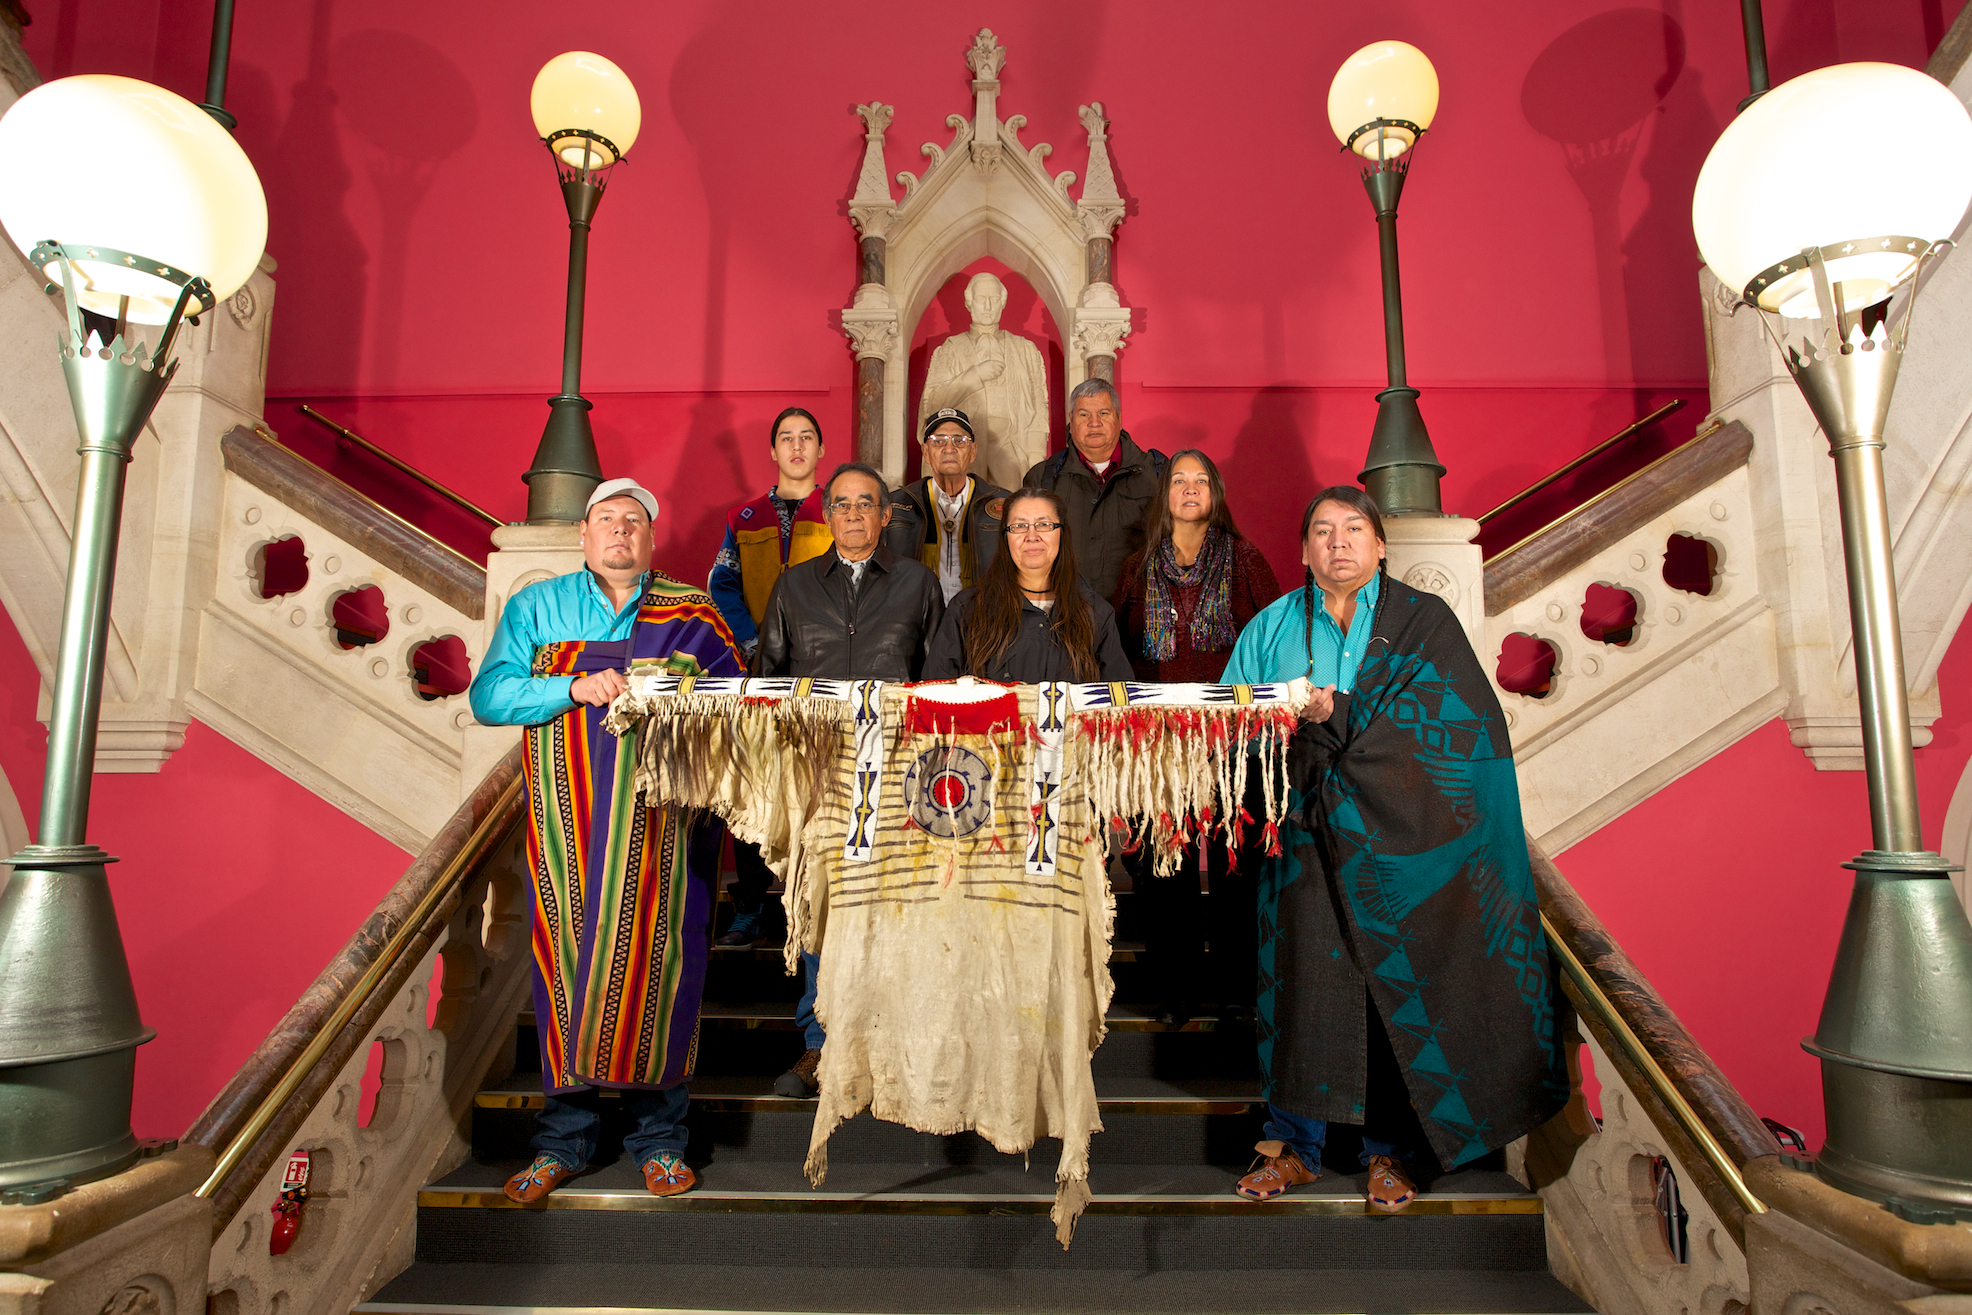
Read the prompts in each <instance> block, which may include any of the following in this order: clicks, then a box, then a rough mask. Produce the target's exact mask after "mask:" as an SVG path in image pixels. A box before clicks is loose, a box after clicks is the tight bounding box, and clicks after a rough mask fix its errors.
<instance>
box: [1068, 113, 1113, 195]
mask: <svg viewBox="0 0 1972 1315" xmlns="http://www.w3.org/2000/svg"><path fill="white" fill-rule="evenodd" d="M1076 113H1077V114H1078V115H1080V116H1081V119H1082V126H1083V127H1084V128H1086V129H1088V130H1089V171H1088V172H1087V173H1085V174H1083V175H1082V178H1083V182H1082V200H1083V201H1085V202H1087V201H1120V200H1122V199H1123V198H1122V196H1120V195H1119V194H1118V193H1117V191H1116V175H1115V174H1114V173H1113V172H1112V171H1111V170H1110V167H1109V120H1108V119H1105V118H1103V117H1102V102H1101V101H1092V102H1090V103H1089V104H1087V105H1083V106H1081V107H1079V108H1078V109H1077V110H1076Z"/></svg>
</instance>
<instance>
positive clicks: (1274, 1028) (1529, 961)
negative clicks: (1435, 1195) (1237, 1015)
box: [1258, 576, 1569, 1168]
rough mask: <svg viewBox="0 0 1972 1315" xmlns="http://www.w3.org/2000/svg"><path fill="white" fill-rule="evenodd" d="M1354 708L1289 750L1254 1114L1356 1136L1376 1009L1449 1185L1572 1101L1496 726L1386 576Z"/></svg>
mask: <svg viewBox="0 0 1972 1315" xmlns="http://www.w3.org/2000/svg"><path fill="white" fill-rule="evenodd" d="M1381 594H1382V596H1381V598H1380V599H1379V600H1378V604H1377V610H1376V616H1375V621H1374V626H1373V629H1372V632H1371V638H1370V642H1369V644H1368V647H1367V650H1366V652H1365V653H1364V656H1363V660H1362V665H1361V667H1360V668H1359V669H1358V671H1357V674H1356V683H1355V688H1354V690H1353V691H1352V692H1351V693H1348V694H1341V693H1338V694H1337V695H1336V696H1335V711H1334V713H1333V714H1332V715H1331V716H1330V717H1329V718H1328V720H1327V721H1326V722H1324V723H1322V724H1320V725H1306V726H1303V727H1302V728H1301V730H1300V731H1299V732H1298V734H1297V735H1296V737H1295V743H1294V747H1293V749H1292V751H1291V753H1290V759H1289V768H1288V772H1289V777H1290V780H1291V782H1292V797H1291V798H1290V801H1289V809H1288V821H1287V824H1286V826H1285V827H1284V832H1283V851H1282V853H1281V854H1280V855H1279V856H1278V857H1277V858H1274V859H1271V860H1269V861H1268V862H1267V863H1266V864H1264V865H1263V870H1262V875H1261V878H1260V998H1259V1009H1258V1013H1259V1023H1260V1030H1259V1036H1260V1061H1261V1068H1262V1071H1263V1072H1264V1074H1265V1076H1266V1090H1267V1098H1268V1099H1269V1100H1271V1101H1272V1102H1273V1103H1274V1104H1276V1105H1279V1106H1280V1107H1281V1108H1283V1109H1285V1110H1288V1111H1290V1112H1292V1113H1296V1114H1301V1115H1305V1116H1307V1117H1311V1118H1320V1119H1329V1120H1334V1121H1338V1122H1343V1123H1354V1124H1360V1123H1362V1122H1363V1119H1364V1113H1365V1111H1364V1091H1365V1086H1366V1078H1367V1040H1368V1035H1367V1013H1366V1010H1367V1009H1368V1008H1371V1007H1373V1008H1375V1009H1376V1011H1377V1015H1378V1017H1379V1018H1380V1019H1381V1020H1382V1022H1383V1025H1384V1028H1385V1030H1386V1032H1387V1033H1388V1035H1389V1038H1390V1044H1391V1048H1392V1049H1393V1050H1394V1051H1395V1053H1396V1057H1397V1061H1398V1064H1399V1066H1400V1067H1401V1068H1402V1070H1403V1075H1404V1080H1405V1084H1406V1086H1407V1088H1408V1091H1409V1094H1410V1100H1411V1104H1412V1106H1413V1107H1414V1108H1415V1109H1416V1111H1417V1114H1418V1118H1419V1120H1420V1121H1421V1123H1422V1124H1423V1127H1424V1131H1425V1133H1426V1135H1427V1136H1428V1137H1429V1138H1430V1141H1431V1146H1432V1149H1433V1150H1435V1151H1436V1152H1437V1155H1438V1159H1439V1161H1440V1162H1441V1163H1442V1164H1443V1165H1445V1166H1446V1167H1447V1168H1450V1167H1452V1166H1454V1165H1457V1164H1462V1163H1464V1162H1466V1161H1468V1160H1471V1159H1473V1158H1474V1157H1476V1156H1478V1155H1481V1154H1483V1153H1484V1152H1486V1151H1488V1150H1491V1149H1493V1148H1495V1147H1499V1146H1504V1145H1506V1144H1507V1143H1508V1142H1510V1141H1513V1140H1514V1139H1515V1138H1517V1137H1519V1136H1521V1135H1522V1134H1524V1133H1527V1132H1530V1131H1532V1130H1533V1129H1534V1128H1536V1127H1538V1126H1539V1125H1540V1124H1541V1123H1543V1122H1545V1121H1546V1120H1547V1119H1548V1118H1549V1117H1551V1116H1552V1115H1553V1114H1554V1113H1555V1112H1556V1111H1558V1110H1559V1109H1560V1108H1561V1107H1562V1105H1563V1104H1564V1103H1565V1102H1566V1101H1567V1099H1568V1091H1569V1088H1568V1080H1567V1074H1566V1070H1565V1068H1564V1066H1563V1060H1562V1053H1561V1049H1560V1045H1559V1042H1558V1036H1557V1019H1556V1012H1557V1009H1558V1008H1561V1007H1563V1006H1562V1005H1561V1002H1560V997H1559V990H1558V986H1557V983H1556V982H1555V981H1554V979H1553V976H1552V973H1551V972H1550V969H1549V964H1548V955H1547V942H1546V939H1545V938H1544V936H1543V935H1542V932H1541V920H1540V909H1539V905H1538V902H1537V897H1536V895H1535V891H1534V883H1533V877H1532V874H1531V873H1530V871H1529V869H1528V864H1527V841H1526V835H1525V833H1524V832H1523V831H1522V829H1521V822H1520V793H1519V787H1518V784H1517V782H1516V780H1515V776H1514V770H1513V748H1512V745H1511V744H1510V743H1509V742H1508V739H1507V728H1506V719H1505V717H1504V716H1503V715H1502V713H1501V711H1500V705H1499V701H1498V699H1497V698H1496V697H1495V696H1494V694H1493V690H1492V686H1491V684H1490V683H1489V682H1488V681H1487V679H1486V675H1485V672H1484V670H1483V669H1482V668H1481V667H1480V665H1479V659H1478V658H1477V657H1476V656H1475V655H1474V654H1473V651H1472V647H1471V645H1470V644H1469V643H1468V642H1467V641H1466V638H1465V633H1464V631H1463V630H1462V629H1461V628H1460V627H1459V623H1458V620H1457V618H1456V617H1455V616H1454V615H1453V613H1452V610H1451V609H1450V608H1449V607H1447V606H1446V605H1445V603H1444V602H1443V601H1442V600H1441V599H1439V598H1436V597H1434V596H1432V595H1430V594H1425V593H1421V592H1419V591H1417V590H1414V589H1412V588H1410V587H1409V586H1407V585H1404V584H1402V583H1400V582H1398V581H1396V580H1394V579H1391V578H1389V577H1387V576H1386V577H1385V579H1384V581H1383V587H1382V591H1381Z"/></svg>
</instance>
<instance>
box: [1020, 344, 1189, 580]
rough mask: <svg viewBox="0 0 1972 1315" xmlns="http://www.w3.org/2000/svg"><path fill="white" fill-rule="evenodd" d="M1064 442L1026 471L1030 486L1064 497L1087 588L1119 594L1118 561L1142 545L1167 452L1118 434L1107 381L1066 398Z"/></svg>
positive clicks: (1116, 402)
mask: <svg viewBox="0 0 1972 1315" xmlns="http://www.w3.org/2000/svg"><path fill="white" fill-rule="evenodd" d="M1068 438H1069V444H1068V446H1067V447H1066V448H1064V449H1062V450H1061V451H1060V452H1057V453H1055V454H1054V455H1053V456H1051V457H1049V458H1048V459H1047V460H1046V461H1042V462H1039V463H1037V464H1036V465H1035V466H1034V468H1033V469H1032V470H1029V471H1028V472H1027V484H1028V487H1030V488H1037V489H1048V490H1051V491H1052V492H1054V493H1055V494H1057V495H1058V496H1059V497H1060V498H1061V502H1062V507H1063V509H1064V511H1065V512H1066V514H1067V517H1068V532H1069V533H1070V535H1072V536H1073V538H1074V542H1075V564H1076V566H1077V567H1078V568H1080V570H1081V574H1082V578H1083V579H1084V580H1086V581H1088V584H1089V588H1091V589H1093V590H1095V591H1096V593H1097V595H1099V596H1100V597H1103V598H1114V597H1115V596H1116V581H1117V578H1118V577H1119V576H1120V575H1121V574H1122V573H1123V563H1124V562H1127V561H1129V560H1130V558H1132V557H1134V556H1136V554H1137V553H1138V551H1140V550H1141V549H1142V548H1143V542H1144V513H1145V512H1146V511H1148V510H1149V508H1150V504H1151V503H1153V502H1155V501H1156V500H1157V496H1158V494H1159V492H1160V491H1161V488H1162V485H1163V483H1164V465H1165V460H1164V454H1163V453H1162V452H1158V451H1156V450H1154V449H1153V450H1152V451H1149V452H1146V451H1144V450H1143V449H1142V448H1140V447H1138V446H1137V445H1136V444H1135V443H1134V442H1132V441H1131V440H1130V435H1129V434H1128V433H1127V432H1125V430H1124V429H1123V404H1122V401H1121V399H1120V398H1118V397H1117V395H1116V385H1115V384H1112V383H1110V382H1109V380H1107V379H1102V378H1094V379H1085V380H1083V381H1082V382H1081V383H1079V384H1077V385H1076V386H1075V391H1074V392H1072V393H1070V394H1069V395H1068Z"/></svg>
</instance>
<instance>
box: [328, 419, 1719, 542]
mask: <svg viewBox="0 0 1972 1315" xmlns="http://www.w3.org/2000/svg"><path fill="white" fill-rule="evenodd" d="M1684 404H1685V402H1684V399H1683V398H1682V397H1680V398H1676V399H1674V400H1672V401H1670V402H1667V403H1665V404H1664V405H1663V406H1660V407H1658V408H1657V409H1656V410H1655V411H1652V412H1651V413H1650V414H1649V415H1647V416H1645V417H1644V418H1643V419H1641V420H1639V421H1637V422H1636V423H1635V424H1632V425H1625V426H1624V427H1623V428H1621V429H1619V430H1617V431H1616V432H1615V433H1614V434H1611V435H1610V436H1609V437H1608V438H1605V439H1603V440H1602V441H1601V442H1600V443H1597V444H1596V445H1595V446H1594V447H1592V448H1590V449H1589V450H1588V451H1586V452H1584V453H1582V455H1581V456H1579V457H1576V458H1575V459H1574V460H1573V461H1571V462H1569V463H1568V464H1567V465H1565V466H1563V467H1562V468H1561V469H1559V470H1557V471H1555V472H1554V473H1553V474H1552V475H1549V476H1547V477H1546V478H1544V479H1538V480H1535V481H1534V482H1533V483H1532V484H1529V485H1528V486H1527V487H1526V488H1524V489H1522V490H1520V492H1518V493H1516V494H1514V495H1513V496H1512V497H1510V498H1508V499H1507V500H1506V501H1505V502H1502V503H1501V504H1500V505H1499V506H1497V507H1495V508H1493V509H1492V510H1491V511H1488V512H1482V513H1480V515H1479V518H1478V519H1479V523H1480V524H1481V525H1484V524H1485V523H1486V522H1487V521H1489V520H1491V519H1492V518H1493V517H1495V516H1497V515H1499V514H1500V513H1501V512H1503V511H1506V510H1507V509H1509V508H1512V507H1517V506H1519V505H1520V504H1521V503H1523V502H1525V501H1526V500H1527V499H1529V498H1531V497H1533V496H1534V495H1535V494H1536V493H1539V492H1540V491H1541V490H1542V489H1544V488H1546V487H1547V486H1548V485H1550V484H1552V483H1554V482H1555V481H1556V480H1558V479H1560V478H1561V477H1562V476H1564V475H1567V474H1570V473H1571V472H1573V471H1575V470H1578V469H1580V468H1581V467H1582V465H1583V464H1585V463H1586V462H1589V461H1593V460H1594V459H1595V458H1596V457H1599V456H1601V455H1602V454H1603V453H1604V452H1607V451H1608V450H1609V449H1610V448H1612V447H1615V446H1616V445H1617V444H1618V443H1620V442H1622V441H1623V440H1624V439H1626V438H1628V437H1629V436H1630V435H1631V434H1634V433H1636V432H1638V431H1639V430H1642V429H1647V428H1649V427H1650V426H1651V425H1654V424H1656V423H1657V422H1658V421H1659V420H1662V419H1663V418H1664V417H1665V416H1667V415H1669V414H1671V412H1673V411H1676V410H1679V409H1681V408H1682V407H1683V406H1684ZM301 409H302V410H304V411H306V410H307V409H308V408H307V407H305V406H304V407H302V408H301Z"/></svg>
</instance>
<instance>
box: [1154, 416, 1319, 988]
mask: <svg viewBox="0 0 1972 1315" xmlns="http://www.w3.org/2000/svg"><path fill="white" fill-rule="evenodd" d="M1145 529H1146V534H1145V536H1144V550H1143V551H1142V552H1141V553H1139V554H1137V555H1136V556H1135V557H1132V558H1131V559H1130V560H1129V561H1128V562H1127V563H1126V564H1125V565H1124V567H1123V573H1122V575H1121V576H1120V577H1119V579H1118V582H1117V586H1116V624H1117V628H1118V630H1119V631H1121V633H1122V637H1123V648H1124V650H1125V651H1126V652H1127V653H1129V655H1130V663H1131V665H1132V666H1133V667H1134V668H1135V669H1136V674H1137V679H1138V680H1144V681H1161V682H1199V681H1203V682H1211V681H1217V680H1218V679H1219V674H1220V672H1222V671H1224V670H1225V666H1226V660H1227V658H1229V657H1230V656H1231V654H1232V647H1233V642H1234V641H1235V640H1237V639H1238V638H1239V632H1240V631H1241V630H1242V629H1244V628H1245V626H1246V623H1247V622H1248V621H1250V620H1252V619H1253V616H1254V614H1255V613H1257V612H1259V611H1260V609H1261V608H1263V607H1265V606H1267V604H1269V603H1271V602H1273V601H1274V600H1275V599H1276V598H1278V597H1280V585H1279V583H1278V582H1277V581H1276V580H1275V578H1274V571H1273V568H1272V567H1271V566H1269V565H1267V559H1266V558H1265V557H1263V556H1261V555H1260V550H1259V549H1258V548H1255V547H1254V546H1253V545H1252V544H1251V543H1250V542H1248V541H1247V540H1246V539H1245V538H1243V537H1241V535H1240V532H1239V530H1238V529H1237V528H1236V527H1235V526H1234V525H1233V518H1232V511H1231V509H1230V508H1228V507H1227V506H1226V490H1225V485H1224V484H1223V483H1222V482H1221V481H1220V479H1219V468H1218V467H1217V466H1215V465H1213V464H1212V458H1210V457H1208V456H1206V455H1205V454H1204V453H1203V452H1200V451H1198V450H1197V449H1195V448H1193V449H1188V450H1186V451H1183V452H1180V453H1178V454H1177V455H1176V456H1174V457H1172V458H1171V464H1170V466H1169V467H1167V468H1166V470H1165V472H1164V488H1163V491H1162V495H1161V496H1160V497H1158V498H1157V499H1156V500H1155V501H1153V502H1152V503H1151V510H1150V513H1149V518H1148V522H1147V524H1146V526H1145ZM1202 851H1203V852H1202V853H1201V852H1200V848H1194V850H1193V852H1192V854H1191V855H1190V856H1188V857H1187V858H1186V860H1185V863H1184V866H1183V867H1182V868H1180V869H1179V870H1178V871H1177V872H1175V873H1173V874H1172V875H1171V876H1168V877H1153V876H1151V875H1150V869H1149V865H1148V864H1141V863H1135V862H1132V863H1130V872H1131V884H1132V890H1133V892H1134V898H1135V902H1136V903H1137V905H1138V907H1139V909H1141V910H1142V912H1143V913H1144V915H1145V921H1144V929H1143V930H1144V940H1145V949H1146V950H1147V951H1148V952H1149V956H1150V959H1151V971H1152V972H1153V974H1154V975H1155V979H1156V981H1157V985H1158V997H1159V998H1158V1003H1159V1005H1160V1006H1161V1008H1160V1012H1159V1017H1160V1018H1162V1019H1163V1020H1164V1022H1165V1023H1167V1024H1171V1025H1179V1024H1182V1023H1184V1022H1185V1021H1186V1020H1188V1019H1189V1018H1190V1017H1191V1015H1192V1013H1193V1011H1194V1010H1195V1009H1197V1008H1198V1007H1200V1005H1201V1004H1203V1003H1216V1004H1217V1005H1218V1006H1219V1011H1220V1013H1221V1014H1222V1015H1223V1014H1226V1013H1232V1014H1235V1015H1244V1016H1246V1017H1251V1016H1252V1012H1253V989H1254V986H1253V984H1254V980H1255V975H1256V971H1257V969H1256V967H1255V961H1254V953H1255V950H1254V937H1253V917H1254V884H1253V874H1252V871H1251V866H1252V865H1251V863H1250V862H1249V863H1247V864H1244V865H1243V866H1245V867H1246V868H1247V869H1248V871H1247V872H1246V874H1245V876H1244V879H1243V880H1242V879H1241V876H1240V874H1239V873H1237V872H1234V871H1230V870H1228V864H1227V862H1226V851H1225V846H1224V845H1205V846H1202ZM1201 866H1202V867H1203V868H1204V871H1205V875H1206V879H1207V886H1208V888H1209V889H1210V891H1211V895H1210V899H1209V902H1210V909H1209V916H1208V911H1207V910H1204V909H1201V908H1200V907H1199V905H1200V903H1201V901H1200V895H1199V871H1200V868H1201ZM1208 941H1209V943H1210V945H1211V955H1210V959H1211V962H1210V964H1209V966H1208V964H1207V963H1206V957H1207V956H1206V954H1205V945H1206V943H1207V942H1208Z"/></svg>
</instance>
